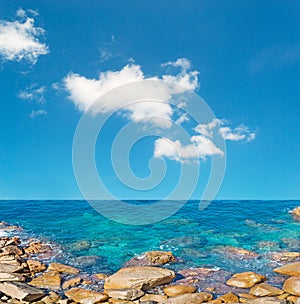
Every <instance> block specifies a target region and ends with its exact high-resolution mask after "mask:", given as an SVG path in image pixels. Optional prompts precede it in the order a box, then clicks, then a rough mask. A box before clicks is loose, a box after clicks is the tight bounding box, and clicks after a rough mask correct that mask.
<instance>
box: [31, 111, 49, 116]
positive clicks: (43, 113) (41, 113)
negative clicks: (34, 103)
mask: <svg viewBox="0 0 300 304" xmlns="http://www.w3.org/2000/svg"><path fill="white" fill-rule="evenodd" d="M45 115H47V112H46V111H45V110H37V111H34V110H32V112H31V114H30V115H29V116H30V118H35V117H37V116H45Z"/></svg>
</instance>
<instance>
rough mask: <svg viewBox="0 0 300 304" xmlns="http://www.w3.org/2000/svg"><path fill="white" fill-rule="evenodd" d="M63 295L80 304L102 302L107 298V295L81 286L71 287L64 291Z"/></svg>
mask: <svg viewBox="0 0 300 304" xmlns="http://www.w3.org/2000/svg"><path fill="white" fill-rule="evenodd" d="M65 295H66V296H67V297H68V298H69V299H71V300H73V301H74V302H77V303H81V304H94V303H103V302H106V301H107V300H108V296H107V295H106V294H104V293H102V292H97V291H92V290H87V289H83V288H72V289H70V290H68V291H66V292H65Z"/></svg>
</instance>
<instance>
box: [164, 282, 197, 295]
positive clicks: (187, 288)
mask: <svg viewBox="0 0 300 304" xmlns="http://www.w3.org/2000/svg"><path fill="white" fill-rule="evenodd" d="M196 290H197V288H196V287H195V286H192V285H186V284H181V285H172V286H168V287H166V288H164V293H165V294H166V295H167V296H169V297H176V296H179V295H181V294H185V293H194V292H196Z"/></svg>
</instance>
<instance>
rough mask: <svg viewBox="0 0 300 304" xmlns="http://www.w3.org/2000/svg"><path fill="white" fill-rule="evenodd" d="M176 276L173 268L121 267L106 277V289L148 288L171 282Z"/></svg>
mask: <svg viewBox="0 0 300 304" xmlns="http://www.w3.org/2000/svg"><path fill="white" fill-rule="evenodd" d="M174 278H175V273H174V271H172V270H168V269H164V268H156V267H149V266H138V267H129V268H121V269H120V270H119V271H117V272H116V273H115V274H113V275H111V276H109V277H108V278H106V279H105V283H104V288H105V289H126V288H137V289H147V288H150V287H155V286H158V285H162V284H167V283H170V282H171V281H172V280H173V279H174Z"/></svg>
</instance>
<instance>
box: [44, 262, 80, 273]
mask: <svg viewBox="0 0 300 304" xmlns="http://www.w3.org/2000/svg"><path fill="white" fill-rule="evenodd" d="M48 271H53V272H58V273H68V274H74V275H76V274H78V273H79V269H77V268H75V267H71V266H68V265H64V264H60V263H51V264H50V265H49V267H48Z"/></svg>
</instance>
